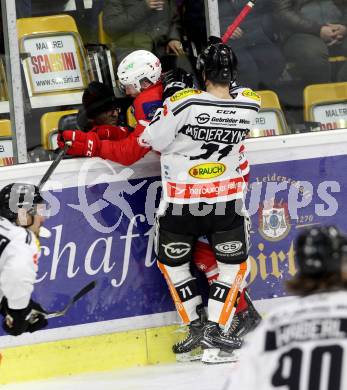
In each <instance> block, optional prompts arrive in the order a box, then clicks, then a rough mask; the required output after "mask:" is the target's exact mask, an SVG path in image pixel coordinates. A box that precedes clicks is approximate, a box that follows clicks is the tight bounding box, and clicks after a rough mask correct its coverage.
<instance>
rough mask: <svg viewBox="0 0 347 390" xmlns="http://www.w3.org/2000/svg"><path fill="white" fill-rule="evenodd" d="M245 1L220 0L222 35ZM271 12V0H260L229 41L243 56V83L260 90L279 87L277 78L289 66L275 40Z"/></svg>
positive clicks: (239, 56) (241, 72) (240, 58)
mask: <svg viewBox="0 0 347 390" xmlns="http://www.w3.org/2000/svg"><path fill="white" fill-rule="evenodd" d="M245 4H246V3H245V1H244V0H219V19H220V28H221V35H223V34H224V32H225V31H226V29H227V28H228V26H229V25H230V24H231V23H232V22H233V20H234V19H235V17H236V16H237V15H238V14H239V12H240V11H241V9H242V8H243V7H244V6H245ZM271 13H272V9H271V0H262V1H261V2H257V4H256V5H255V7H254V9H253V10H252V11H251V13H250V14H249V15H248V16H247V17H246V19H245V20H244V21H243V22H242V24H241V25H240V26H239V27H238V28H237V29H236V30H235V32H234V33H233V35H232V36H231V38H230V39H229V41H228V44H229V45H230V46H231V47H232V49H233V50H234V51H235V53H236V55H237V58H238V60H239V66H238V80H239V83H240V85H248V86H250V87H251V88H252V89H256V90H257V89H264V88H268V89H276V88H275V86H276V82H277V81H278V79H279V77H280V76H281V74H282V72H283V70H284V67H285V60H284V57H283V54H282V52H281V49H280V47H279V46H278V45H277V43H276V42H275V41H274V32H273V30H272V27H271V26H272V20H271Z"/></svg>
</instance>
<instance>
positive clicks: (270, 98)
mask: <svg viewBox="0 0 347 390" xmlns="http://www.w3.org/2000/svg"><path fill="white" fill-rule="evenodd" d="M257 94H258V95H259V96H260V97H261V108H260V111H259V113H258V116H257V118H256V123H255V125H256V126H255V128H253V130H252V131H251V134H250V136H251V137H264V136H271V135H284V134H288V133H289V128H288V125H287V121H286V119H285V116H284V113H283V111H282V108H281V104H280V102H279V99H278V96H277V94H276V93H275V92H274V91H270V90H264V91H257Z"/></svg>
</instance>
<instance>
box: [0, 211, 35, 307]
mask: <svg viewBox="0 0 347 390" xmlns="http://www.w3.org/2000/svg"><path fill="white" fill-rule="evenodd" d="M39 251H40V249H39V242H38V239H37V238H36V236H35V234H34V233H33V232H31V231H30V230H27V229H24V228H22V227H19V226H16V225H14V224H12V223H11V222H9V221H8V220H7V219H5V218H2V217H0V300H1V299H2V297H3V296H5V297H6V298H7V300H8V305H9V307H10V308H11V309H17V310H19V309H24V308H26V307H27V306H28V304H29V300H30V297H31V293H32V291H33V289H34V283H35V280H36V272H37V264H38V258H39V253H40V252H39Z"/></svg>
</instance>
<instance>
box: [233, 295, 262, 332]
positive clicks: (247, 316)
mask: <svg viewBox="0 0 347 390" xmlns="http://www.w3.org/2000/svg"><path fill="white" fill-rule="evenodd" d="M245 299H246V301H247V305H248V307H247V309H245V310H242V311H240V312H239V313H237V314H235V315H234V317H233V320H232V322H231V325H230V329H229V333H231V334H232V335H233V336H236V337H244V336H245V335H246V334H247V333H249V332H251V331H252V330H253V329H255V328H256V327H257V326H258V325H259V323H260V321H261V315H260V314H259V313H258V312H257V310H256V308H255V307H254V305H253V303H252V301H251V299H250V297H249V295H248V292H247V291H246V292H245Z"/></svg>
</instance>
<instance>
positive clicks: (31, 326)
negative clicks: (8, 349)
mask: <svg viewBox="0 0 347 390" xmlns="http://www.w3.org/2000/svg"><path fill="white" fill-rule="evenodd" d="M1 305H2V307H1V314H2V315H3V316H4V319H3V322H2V328H3V330H4V331H5V332H6V333H8V334H10V335H11V336H19V335H20V334H22V333H24V332H30V333H31V332H35V331H37V330H39V329H42V328H44V327H45V326H47V324H48V321H47V320H46V319H45V317H44V315H43V314H40V313H38V312H36V310H38V311H40V312H44V310H43V309H42V307H41V306H40V305H39V304H38V303H36V302H35V301H33V300H30V302H29V305H28V306H27V307H26V308H25V309H20V310H15V309H10V308H9V307H8V304H7V299H6V298H3V300H2V301H1Z"/></svg>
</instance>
